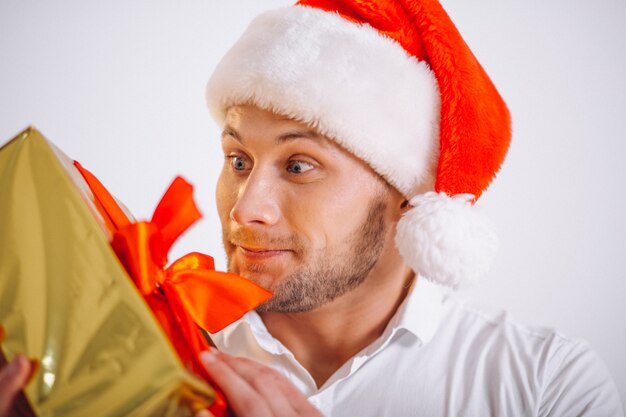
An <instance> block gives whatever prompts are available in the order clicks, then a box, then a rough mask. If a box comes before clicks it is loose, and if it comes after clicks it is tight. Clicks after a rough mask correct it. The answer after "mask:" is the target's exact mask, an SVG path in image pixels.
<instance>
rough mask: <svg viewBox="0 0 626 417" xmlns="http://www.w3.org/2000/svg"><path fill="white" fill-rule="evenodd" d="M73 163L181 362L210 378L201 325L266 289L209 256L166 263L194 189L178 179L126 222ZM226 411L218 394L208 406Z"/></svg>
mask: <svg viewBox="0 0 626 417" xmlns="http://www.w3.org/2000/svg"><path fill="white" fill-rule="evenodd" d="M74 165H75V166H76V168H78V170H79V171H80V173H81V174H82V175H83V178H85V180H86V181H87V184H88V185H89V188H91V190H92V192H93V194H94V197H95V198H94V202H95V204H96V206H97V208H98V211H99V212H100V213H101V214H102V216H103V218H104V221H105V224H106V225H107V228H108V229H109V230H110V231H111V233H112V234H113V240H112V243H111V246H112V247H113V249H114V251H115V253H116V254H117V256H118V258H119V259H120V261H121V262H122V264H123V265H124V267H125V268H126V270H127V271H128V274H129V275H130V276H131V278H132V279H133V281H134V283H135V285H136V286H137V288H138V289H139V291H140V292H141V294H142V295H143V296H144V298H145V300H146V301H147V302H148V305H149V306H150V308H151V309H152V312H153V313H154V315H155V316H156V318H157V320H158V321H159V323H160V324H161V327H162V328H163V330H164V331H165V333H166V334H167V336H168V338H169V340H170V342H171V343H172V344H173V345H174V348H175V350H176V352H177V353H178V356H179V357H180V359H181V360H182V362H183V363H184V364H185V366H186V367H187V368H188V369H190V370H191V371H193V372H194V373H196V374H197V375H200V376H201V377H203V378H204V379H205V380H207V381H210V378H209V375H208V373H207V372H206V370H205V368H204V366H203V365H202V363H201V362H200V359H199V357H198V354H199V353H200V352H201V351H203V350H206V349H208V348H209V344H208V342H207V340H206V339H205V337H204V336H203V335H202V333H201V330H200V329H205V330H207V331H208V332H210V333H215V332H217V331H219V330H222V329H223V328H224V327H226V326H228V325H229V324H231V323H233V322H235V321H236V320H238V319H239V318H241V317H242V316H243V315H244V314H245V313H246V312H248V311H250V310H252V309H253V308H255V307H256V306H258V305H259V304H261V303H262V302H264V301H265V300H267V299H268V298H269V297H271V293H270V292H268V291H267V290H265V289H263V288H261V287H259V286H257V285H256V284H254V283H252V282H251V281H248V280H247V279H245V278H242V277H240V276H238V275H235V274H230V273H227V272H217V271H215V266H214V262H213V258H212V257H210V256H208V255H204V254H202V253H198V252H192V253H189V254H187V255H185V256H183V257H181V258H180V259H178V260H177V261H175V262H174V263H173V264H172V265H171V266H169V267H167V254H168V252H169V250H170V248H171V246H172V244H173V243H174V242H175V241H176V239H177V238H178V237H179V236H180V235H181V234H182V233H183V232H184V231H185V230H187V229H188V228H189V226H191V225H192V224H193V223H194V222H195V221H196V220H198V219H199V218H200V217H201V215H200V212H199V211H198V209H197V207H196V205H195V203H194V201H193V197H192V192H193V187H192V186H191V185H190V184H189V183H187V182H186V181H185V180H184V179H182V178H181V177H177V178H176V179H175V180H174V182H173V183H172V184H171V185H170V187H169V188H168V189H167V191H166V192H165V194H164V195H163V198H162V199H161V201H160V202H159V205H158V206H157V208H156V209H155V211H154V215H153V216H152V220H151V221H149V222H145V221H140V222H131V221H130V220H129V219H128V217H127V216H126V215H125V214H124V212H123V211H122V209H121V208H120V207H119V205H118V204H117V203H116V202H115V200H114V199H113V197H112V196H111V195H110V194H109V192H108V191H107V190H106V188H104V186H103V185H102V184H101V183H100V181H98V179H97V178H96V177H95V176H94V175H93V174H91V173H90V172H89V171H87V170H86V169H85V168H83V167H82V166H81V165H80V164H79V163H78V162H76V161H75V162H74ZM210 410H211V412H212V413H213V414H214V415H216V416H221V415H225V413H226V407H225V402H224V398H223V396H222V395H221V394H220V393H219V392H218V396H217V400H216V402H215V403H214V404H213V405H212V406H211V408H210Z"/></svg>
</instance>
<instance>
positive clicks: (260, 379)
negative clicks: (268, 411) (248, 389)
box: [219, 354, 319, 416]
mask: <svg viewBox="0 0 626 417" xmlns="http://www.w3.org/2000/svg"><path fill="white" fill-rule="evenodd" d="M219 357H220V359H221V360H223V361H224V362H225V363H227V364H228V365H229V366H230V367H231V368H232V369H233V370H234V371H235V372H237V373H239V375H241V376H242V377H243V378H244V379H245V380H246V381H247V382H248V383H249V384H250V385H251V386H252V387H253V388H255V389H256V390H257V391H258V392H259V393H260V394H261V395H262V396H263V397H264V398H266V399H267V400H269V403H270V404H272V405H273V407H272V410H274V411H275V412H276V413H280V414H277V415H282V414H284V415H315V416H318V415H319V411H318V410H317V409H316V408H315V407H314V406H313V405H311V403H310V402H309V400H307V399H306V397H305V396H304V395H303V394H302V393H301V392H300V391H299V390H298V389H297V388H296V387H295V386H294V385H293V384H292V383H291V381H289V380H288V379H287V378H286V377H285V376H284V375H282V374H281V373H280V372H278V371H276V370H274V369H272V368H269V367H267V366H265V365H262V364H260V363H258V362H256V361H253V360H250V359H246V358H235V357H232V356H229V355H225V354H220V355H219ZM276 409H278V410H276Z"/></svg>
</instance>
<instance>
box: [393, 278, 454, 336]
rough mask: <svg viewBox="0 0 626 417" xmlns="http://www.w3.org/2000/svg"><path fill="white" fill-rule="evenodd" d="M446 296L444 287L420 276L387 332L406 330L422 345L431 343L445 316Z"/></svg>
mask: <svg viewBox="0 0 626 417" xmlns="http://www.w3.org/2000/svg"><path fill="white" fill-rule="evenodd" d="M444 295H445V289H444V288H443V287H441V286H440V285H437V284H435V283H433V282H431V281H429V280H428V279H426V278H425V277H423V276H418V277H417V279H416V280H414V282H413V284H412V285H411V288H409V293H408V294H407V296H406V298H405V299H404V301H403V302H402V304H400V307H398V310H397V311H396V314H395V315H394V316H393V317H392V319H391V320H390V322H389V325H388V326H387V330H396V331H397V330H398V329H405V330H407V331H409V332H410V333H412V334H414V335H415V336H416V337H417V338H418V339H419V340H420V341H421V342H422V345H425V344H426V343H428V342H430V340H431V339H432V338H433V336H434V335H435V332H436V331H437V328H438V327H439V324H440V322H441V318H442V316H443V301H444Z"/></svg>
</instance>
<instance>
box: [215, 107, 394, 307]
mask: <svg viewBox="0 0 626 417" xmlns="http://www.w3.org/2000/svg"><path fill="white" fill-rule="evenodd" d="M222 147H223V150H224V157H225V160H224V167H223V169H222V172H221V174H220V178H219V181H218V186H217V207H218V211H219V215H220V220H221V222H222V234H223V241H224V248H225V250H226V254H227V257H228V269H229V271H231V272H233V273H236V274H239V275H242V276H244V277H246V278H248V279H250V280H252V281H254V282H256V283H257V284H259V285H261V286H262V287H264V288H266V289H268V290H270V291H272V292H273V293H274V297H272V299H270V300H269V301H268V302H266V303H265V304H264V305H262V306H261V307H260V308H259V310H261V311H275V312H303V311H309V310H312V309H315V308H317V307H320V306H322V305H324V304H326V303H328V302H330V301H332V300H334V299H335V298H337V297H339V296H341V295H343V294H345V293H346V292H348V291H350V290H352V289H354V288H356V287H357V286H358V285H359V284H360V283H362V282H363V281H364V280H365V279H366V278H367V276H368V273H369V272H370V271H371V270H372V268H373V267H374V266H375V265H376V263H377V262H378V260H379V259H380V258H381V256H382V257H383V258H385V253H386V252H389V251H395V247H394V244H393V235H394V233H395V227H394V226H395V222H396V221H397V219H398V217H399V206H400V204H401V202H402V200H403V199H402V196H401V195H400V194H399V193H398V192H397V191H396V190H394V189H393V188H392V187H390V186H388V185H387V183H386V182H384V181H383V180H382V179H381V178H380V177H379V176H378V175H377V174H376V173H375V172H374V171H373V170H372V169H371V168H369V167H368V166H367V165H366V164H365V163H363V162H362V161H360V160H359V159H357V158H356V157H354V156H353V155H352V154H350V153H348V152H347V151H345V150H344V149H342V148H340V147H339V146H338V145H336V144H335V143H334V142H333V141H331V140H329V139H327V138H325V137H324V136H321V135H319V134H318V133H316V132H315V131H314V130H312V129H311V128H309V127H308V126H307V125H305V124H303V123H300V122H297V121H294V120H290V119H286V118H283V117H281V116H278V115H276V114H274V113H271V112H268V111H265V110H261V109H259V108H256V107H253V106H235V107H233V108H231V109H230V110H229V111H228V114H227V118H226V125H225V128H224V132H223V135H222Z"/></svg>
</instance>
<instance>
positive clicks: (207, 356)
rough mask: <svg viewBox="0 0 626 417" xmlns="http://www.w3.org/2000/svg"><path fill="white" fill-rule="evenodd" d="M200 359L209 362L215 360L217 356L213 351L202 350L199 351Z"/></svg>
mask: <svg viewBox="0 0 626 417" xmlns="http://www.w3.org/2000/svg"><path fill="white" fill-rule="evenodd" d="M200 359H202V361H203V362H207V363H211V362H215V360H216V359H217V357H216V355H215V352H214V351H211V350H205V351H204V352H200Z"/></svg>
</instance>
